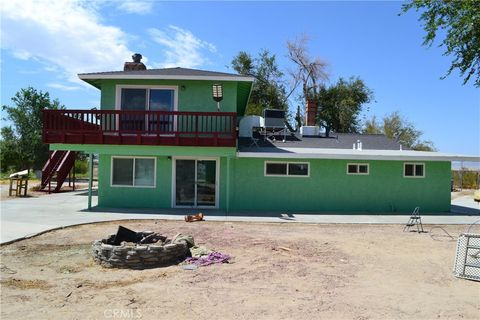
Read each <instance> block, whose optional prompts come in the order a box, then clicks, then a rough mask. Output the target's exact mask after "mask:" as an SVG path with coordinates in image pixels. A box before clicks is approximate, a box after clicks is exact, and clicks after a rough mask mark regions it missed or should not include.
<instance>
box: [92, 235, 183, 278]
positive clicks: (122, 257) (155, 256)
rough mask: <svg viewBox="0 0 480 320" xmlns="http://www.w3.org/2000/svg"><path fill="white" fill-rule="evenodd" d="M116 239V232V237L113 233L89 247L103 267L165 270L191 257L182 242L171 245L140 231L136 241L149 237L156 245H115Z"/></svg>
mask: <svg viewBox="0 0 480 320" xmlns="http://www.w3.org/2000/svg"><path fill="white" fill-rule="evenodd" d="M124 229H125V228H124ZM155 235H157V236H158V237H160V239H159V240H158V237H155ZM116 236H117V238H118V233H117V235H115V234H112V235H110V236H109V237H108V238H105V239H102V240H97V241H94V242H93V244H92V254H93V258H94V260H95V261H96V262H97V263H99V264H100V265H102V266H104V267H107V268H131V269H146V268H155V267H164V266H169V265H173V264H178V263H180V262H182V261H183V260H185V258H187V257H188V256H189V255H190V251H189V249H188V248H189V245H188V243H187V241H185V240H178V241H177V240H175V241H174V243H172V241H171V240H170V239H168V238H166V237H163V236H161V235H159V234H154V233H153V232H139V233H137V238H138V239H140V238H143V239H145V238H147V239H148V237H150V239H153V241H155V242H154V243H134V242H128V241H121V242H120V244H114V243H115V237H116ZM117 240H118V239H117ZM140 241H141V240H140ZM140 241H139V242H140ZM118 242H119V241H117V243H118Z"/></svg>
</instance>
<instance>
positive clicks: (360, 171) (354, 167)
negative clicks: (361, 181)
mask: <svg viewBox="0 0 480 320" xmlns="http://www.w3.org/2000/svg"><path fill="white" fill-rule="evenodd" d="M369 173H370V170H369V165H368V163H348V164H347V174H356V175H368V174H369Z"/></svg>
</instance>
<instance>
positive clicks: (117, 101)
mask: <svg viewBox="0 0 480 320" xmlns="http://www.w3.org/2000/svg"><path fill="white" fill-rule="evenodd" d="M122 89H146V90H147V97H146V103H147V106H146V107H147V109H145V111H148V110H150V89H159V90H161V89H164V90H173V92H174V93H173V111H178V86H162V85H142V84H117V85H116V86H115V110H122V109H121V107H122V101H121V100H122ZM176 118H177V116H174V120H173V130H174V131H177V119H176ZM147 119H148V116H147V115H145V122H147ZM116 126H117V128H120V117H117V120H116ZM165 136H171V135H170V134H165Z"/></svg>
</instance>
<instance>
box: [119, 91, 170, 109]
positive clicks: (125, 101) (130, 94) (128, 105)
mask: <svg viewBox="0 0 480 320" xmlns="http://www.w3.org/2000/svg"><path fill="white" fill-rule="evenodd" d="M120 109H121V110H151V111H173V110H174V109H175V89H173V88H121V95H120Z"/></svg>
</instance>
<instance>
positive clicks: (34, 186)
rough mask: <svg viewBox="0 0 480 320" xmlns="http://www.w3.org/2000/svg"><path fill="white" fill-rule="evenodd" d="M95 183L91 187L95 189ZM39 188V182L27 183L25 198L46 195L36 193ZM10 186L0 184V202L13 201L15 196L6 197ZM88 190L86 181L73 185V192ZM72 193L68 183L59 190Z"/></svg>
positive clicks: (44, 193)
mask: <svg viewBox="0 0 480 320" xmlns="http://www.w3.org/2000/svg"><path fill="white" fill-rule="evenodd" d="M96 185H97V183H96V181H94V184H93V186H94V187H96ZM39 186H40V181H39V180H33V181H29V183H28V191H27V198H37V197H41V196H44V195H46V194H48V192H44V191H37V190H38V188H39ZM9 187H10V185H9V183H8V182H0V201H6V200H11V199H15V198H17V197H15V195H12V196H9V195H8V189H9ZM87 188H88V181H87V182H85V180H84V179H82V180H81V181H80V182H77V183H76V184H75V190H84V189H87ZM69 191H73V186H70V187H69V186H68V182H66V183H65V184H64V185H63V186H62V189H61V192H69Z"/></svg>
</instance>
